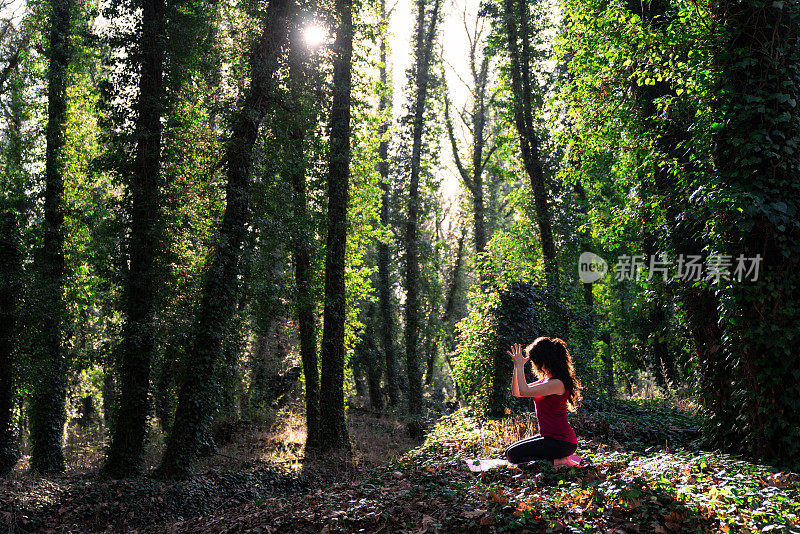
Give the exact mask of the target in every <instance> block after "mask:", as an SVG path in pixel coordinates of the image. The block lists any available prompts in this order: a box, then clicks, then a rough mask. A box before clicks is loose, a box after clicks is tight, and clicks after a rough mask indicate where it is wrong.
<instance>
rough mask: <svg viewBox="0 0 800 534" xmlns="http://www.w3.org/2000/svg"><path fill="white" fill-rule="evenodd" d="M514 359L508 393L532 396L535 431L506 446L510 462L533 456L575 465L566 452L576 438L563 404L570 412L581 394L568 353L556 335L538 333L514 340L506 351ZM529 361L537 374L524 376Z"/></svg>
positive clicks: (572, 449) (522, 460)
mask: <svg viewBox="0 0 800 534" xmlns="http://www.w3.org/2000/svg"><path fill="white" fill-rule="evenodd" d="M508 354H509V355H510V356H511V358H512V359H513V360H514V372H513V374H512V376H511V393H512V394H513V395H514V396H515V397H533V403H534V404H535V405H536V421H537V423H538V424H539V434H537V435H535V436H533V437H530V438H526V439H523V440H521V441H518V442H516V443H514V444H513V445H511V446H510V447H508V448H507V449H506V459H507V460H508V461H509V463H512V464H522V463H526V462H531V461H533V460H552V461H553V464H554V465H555V466H564V465H575V462H574V461H572V460H570V458H569V456H570V455H571V454H572V453H574V452H575V450H576V449H577V448H578V439H577V438H576V437H575V432H574V431H573V430H572V427H571V426H570V424H569V421H568V420H567V408H569V410H570V411H572V412H574V411H575V408H576V406H577V404H578V402H579V401H580V398H581V383H580V380H578V377H577V376H575V369H573V367H572V356H570V354H569V351H568V350H567V346H566V344H565V343H564V342H563V341H562V340H560V339H558V338H549V337H540V338H537V339H536V340H535V341H534V342H533V343H531V344H530V345H528V346H527V347H525V351H524V353H523V350H522V347H521V346H520V345H519V344H518V343H517V344H514V345H512V347H511V350H510V351H509V352H508ZM528 361H530V362H531V363H532V364H533V372H534V374H535V375H536V376H537V377H538V378H539V380H537V381H536V382H533V383H531V384H529V383H528V382H527V380H525V364H526V363H527V362H528Z"/></svg>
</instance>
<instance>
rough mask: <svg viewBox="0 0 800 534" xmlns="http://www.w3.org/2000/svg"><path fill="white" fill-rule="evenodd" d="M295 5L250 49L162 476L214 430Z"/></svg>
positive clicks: (272, 11)
mask: <svg viewBox="0 0 800 534" xmlns="http://www.w3.org/2000/svg"><path fill="white" fill-rule="evenodd" d="M289 8H290V5H289V2H288V1H287V0H273V1H272V2H270V3H269V5H268V6H267V12H266V15H265V21H264V29H263V32H262V36H261V39H260V40H259V41H257V42H256V43H254V49H253V50H252V52H251V60H250V69H251V85H250V89H249V91H248V94H247V96H246V98H245V99H244V103H243V105H242V108H241V109H240V110H239V112H238V113H237V115H236V118H235V120H234V123H233V128H232V131H231V137H230V140H229V141H228V143H227V147H226V156H227V157H226V161H227V163H228V182H227V186H226V190H225V191H226V204H225V213H224V215H223V218H222V224H221V226H220V229H219V235H218V237H217V243H216V244H215V246H214V249H213V251H212V252H211V253H210V254H209V259H208V260H207V266H208V267H207V269H206V273H205V276H204V280H203V290H202V293H201V300H200V305H199V309H198V314H197V318H196V323H195V327H194V335H193V337H194V339H193V340H192V345H191V348H190V350H189V351H188V352H187V365H186V366H185V369H186V372H185V375H184V377H183V379H182V381H181V384H180V386H179V393H178V407H177V410H176V412H175V421H174V423H173V428H172V433H171V434H170V436H169V438H168V440H167V448H166V451H165V452H164V458H163V459H162V463H161V466H160V468H159V471H160V474H161V475H163V476H167V477H178V478H181V477H185V476H186V475H188V473H189V471H190V469H191V466H192V464H193V462H194V460H195V459H196V458H197V456H198V454H199V452H200V449H201V446H202V445H203V443H204V441H205V439H206V437H207V436H209V435H210V433H209V428H208V427H209V415H210V412H211V406H210V403H211V400H212V397H213V391H212V384H211V377H212V376H213V375H214V367H215V364H216V358H217V355H218V354H219V352H220V349H221V346H222V340H223V337H224V336H225V333H226V331H227V327H228V321H229V320H230V318H231V315H232V314H233V312H234V309H235V307H236V303H237V298H236V297H237V291H236V286H237V275H238V261H239V255H240V252H239V248H240V245H241V244H242V241H243V239H244V235H245V232H246V221H247V213H248V195H249V185H250V169H251V166H252V161H253V147H254V145H255V142H256V139H257V137H258V130H259V126H260V124H261V120H262V118H263V117H264V114H265V113H266V111H267V109H268V106H269V102H270V98H269V97H270V95H271V94H272V89H273V86H274V83H275V82H274V79H273V78H274V74H275V72H276V70H277V69H278V61H279V57H280V53H281V50H282V48H283V45H284V42H285V40H286V36H287V32H288V26H289V11H290V9H289Z"/></svg>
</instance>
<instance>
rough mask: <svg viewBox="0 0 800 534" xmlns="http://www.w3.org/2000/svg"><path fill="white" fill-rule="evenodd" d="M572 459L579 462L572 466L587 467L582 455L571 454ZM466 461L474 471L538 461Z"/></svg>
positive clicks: (492, 459)
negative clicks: (514, 462) (513, 462)
mask: <svg viewBox="0 0 800 534" xmlns="http://www.w3.org/2000/svg"><path fill="white" fill-rule="evenodd" d="M570 459H571V460H572V461H574V462H576V463H577V465H574V466H572V467H585V465H584V464H583V463H582V462H583V458H581V457H580V456H578V455H576V454H573V455H571V456H570ZM539 461H541V460H539ZM464 462H466V464H467V467H469V470H470V471H472V472H473V473H485V472H486V471H489V470H490V469H494V468H495V467H501V466H506V467H514V466H517V465H519V466H528V465H532V464H535V463H536V460H534V461H533V462H528V463H526V464H510V463H508V461H507V460H504V459H502V458H478V459H475V460H464Z"/></svg>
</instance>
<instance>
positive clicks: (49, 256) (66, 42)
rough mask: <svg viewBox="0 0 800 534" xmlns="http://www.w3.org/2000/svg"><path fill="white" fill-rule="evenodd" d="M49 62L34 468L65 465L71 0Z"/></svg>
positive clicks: (58, 20)
mask: <svg viewBox="0 0 800 534" xmlns="http://www.w3.org/2000/svg"><path fill="white" fill-rule="evenodd" d="M51 6H52V16H51V22H50V49H49V59H50V67H49V70H48V77H47V105H48V109H47V133H46V137H47V147H46V161H45V191H44V246H43V249H42V251H41V259H40V266H39V267H40V268H39V270H40V273H41V276H42V292H41V295H42V300H41V306H42V309H41V310H40V311H39V314H40V333H41V336H42V340H41V347H40V348H39V349H38V351H39V354H40V355H41V356H40V357H39V361H38V362H37V363H38V365H37V372H36V380H35V386H34V394H33V397H32V399H31V470H32V471H34V472H36V473H56V472H60V471H63V470H64V454H63V451H62V449H61V438H62V435H63V431H64V418H65V416H66V414H65V411H64V402H65V398H66V378H65V362H64V348H63V346H62V341H61V329H62V327H63V322H64V314H65V310H64V302H63V299H62V292H63V287H64V229H63V224H64V168H65V161H64V153H63V149H64V129H65V125H66V120H67V104H68V101H67V71H68V69H69V63H70V59H71V50H70V18H71V11H72V2H71V0H53V1H52V2H51Z"/></svg>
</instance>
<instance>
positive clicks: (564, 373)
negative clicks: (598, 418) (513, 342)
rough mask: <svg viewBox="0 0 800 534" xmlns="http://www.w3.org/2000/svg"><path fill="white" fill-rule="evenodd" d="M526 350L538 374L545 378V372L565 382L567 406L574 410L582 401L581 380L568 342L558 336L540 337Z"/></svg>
mask: <svg viewBox="0 0 800 534" xmlns="http://www.w3.org/2000/svg"><path fill="white" fill-rule="evenodd" d="M525 351H526V352H527V353H528V355H529V356H530V360H531V363H532V364H533V372H534V373H535V374H536V376H538V377H539V378H544V376H545V374H549V375H550V376H551V377H552V378H558V379H559V380H561V381H562V382H563V383H564V387H565V388H566V390H567V392H568V393H569V397H567V407H568V408H569V410H570V411H571V412H574V411H575V409H576V408H577V407H578V404H579V403H580V401H581V381H580V379H579V378H578V376H577V375H576V374H575V368H574V367H573V366H572V356H571V355H570V353H569V351H568V350H567V344H566V343H564V341H563V340H561V339H559V338H557V337H555V338H551V337H538V338H536V339H535V340H534V341H533V343H531V344H530V345H528V347H527V348H526V349H525Z"/></svg>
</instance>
